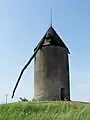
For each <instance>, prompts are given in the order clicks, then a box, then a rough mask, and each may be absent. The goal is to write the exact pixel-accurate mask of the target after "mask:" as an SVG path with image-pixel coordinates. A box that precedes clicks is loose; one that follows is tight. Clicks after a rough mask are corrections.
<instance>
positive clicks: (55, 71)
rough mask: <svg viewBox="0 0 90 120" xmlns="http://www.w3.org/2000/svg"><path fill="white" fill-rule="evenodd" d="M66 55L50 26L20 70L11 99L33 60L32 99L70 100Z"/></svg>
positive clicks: (64, 48) (62, 45)
mask: <svg viewBox="0 0 90 120" xmlns="http://www.w3.org/2000/svg"><path fill="white" fill-rule="evenodd" d="M68 54H69V50H68V48H67V46H66V45H65V43H64V42H63V41H62V39H61V38H60V37H59V35H58V34H57V33H56V31H55V30H54V28H53V27H52V25H51V26H50V27H49V29H48V30H47V32H46V33H45V35H44V37H43V38H42V39H41V40H40V42H39V43H38V45H37V46H36V48H35V49H34V53H33V55H32V56H31V58H30V59H29V61H28V62H27V64H26V65H25V66H24V68H23V69H22V70H21V73H20V75H19V78H18V80H17V83H16V85H15V87H14V90H13V93H12V98H13V97H14V94H15V91H16V88H17V86H18V84H19V82H20V79H21V77H22V75H23V73H24V71H25V70H26V68H27V67H28V65H29V64H30V63H31V61H32V60H33V59H34V99H36V100H55V99H61V100H63V99H64V98H68V99H70V85H69V60H68ZM58 91H59V95H58Z"/></svg>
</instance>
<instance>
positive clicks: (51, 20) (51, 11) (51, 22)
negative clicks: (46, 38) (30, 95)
mask: <svg viewBox="0 0 90 120" xmlns="http://www.w3.org/2000/svg"><path fill="white" fill-rule="evenodd" d="M50 16H51V18H50V19H51V21H50V26H51V27H52V8H51V14H50Z"/></svg>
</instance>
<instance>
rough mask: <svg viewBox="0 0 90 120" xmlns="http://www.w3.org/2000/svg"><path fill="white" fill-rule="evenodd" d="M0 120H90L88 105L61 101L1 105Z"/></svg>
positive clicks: (89, 106)
mask: <svg viewBox="0 0 90 120" xmlns="http://www.w3.org/2000/svg"><path fill="white" fill-rule="evenodd" d="M0 120H90V104H89V103H80V102H62V101H58V102H57V101H50V102H48V101H47V102H17V103H9V104H6V105H5V104H3V105H0Z"/></svg>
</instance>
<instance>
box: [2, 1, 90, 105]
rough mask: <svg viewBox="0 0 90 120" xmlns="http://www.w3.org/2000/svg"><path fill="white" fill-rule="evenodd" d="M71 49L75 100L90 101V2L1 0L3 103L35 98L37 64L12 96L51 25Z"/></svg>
mask: <svg viewBox="0 0 90 120" xmlns="http://www.w3.org/2000/svg"><path fill="white" fill-rule="evenodd" d="M51 8H52V23H53V27H54V29H55V30H56V31H57V33H58V34H59V36H61V38H62V39H63V41H64V42H65V43H66V45H67V46H68V48H69V50H70V53H71V54H70V55H69V63H70V87H71V88H70V95H71V100H75V101H88V102H90V93H89V91H90V1H89V0H83V1H82V0H68V1H67V0H0V103H4V102H5V96H6V94H8V102H13V101H18V100H19V97H26V98H27V99H28V100H31V99H32V98H33V94H34V93H33V92H34V62H33V61H32V62H31V64H30V65H29V67H28V69H27V70H26V71H25V73H24V75H23V77H22V79H21V81H20V83H19V86H18V88H17V90H16V93H15V97H14V99H11V94H12V91H13V88H14V85H15V83H16V80H17V78H18V76H19V73H20V71H21V69H22V68H23V66H24V65H25V63H26V62H27V61H28V59H29V58H30V57H31V55H32V54H33V49H34V48H35V46H36V45H37V43H38V42H39V41H40V39H41V38H42V36H43V35H44V34H45V32H46V31H47V29H48V28H49V26H50V9H51Z"/></svg>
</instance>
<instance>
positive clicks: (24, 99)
mask: <svg viewBox="0 0 90 120" xmlns="http://www.w3.org/2000/svg"><path fill="white" fill-rule="evenodd" d="M19 99H20V100H21V101H24V102H25V101H28V100H27V99H26V98H25V97H24V98H21V97H20V98H19Z"/></svg>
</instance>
